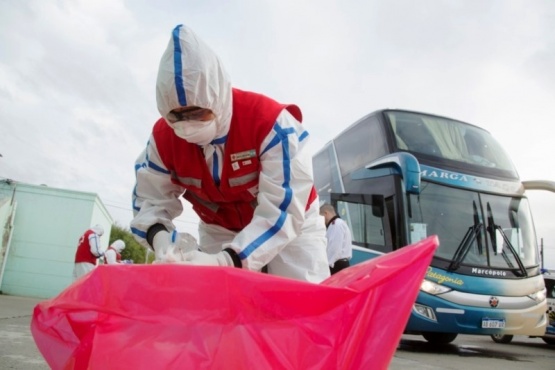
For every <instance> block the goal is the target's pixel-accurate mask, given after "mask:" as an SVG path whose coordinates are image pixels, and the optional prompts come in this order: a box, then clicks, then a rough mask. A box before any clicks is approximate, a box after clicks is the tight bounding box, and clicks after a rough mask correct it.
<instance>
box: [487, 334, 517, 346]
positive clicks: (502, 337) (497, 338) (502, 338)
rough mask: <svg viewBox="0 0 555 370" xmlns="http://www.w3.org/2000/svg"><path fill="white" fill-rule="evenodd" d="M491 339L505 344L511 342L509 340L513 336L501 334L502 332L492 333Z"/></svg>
mask: <svg viewBox="0 0 555 370" xmlns="http://www.w3.org/2000/svg"><path fill="white" fill-rule="evenodd" d="M491 339H493V341H494V342H495V343H503V344H507V343H511V341H512V340H513V336H512V335H503V334H493V335H492V336H491Z"/></svg>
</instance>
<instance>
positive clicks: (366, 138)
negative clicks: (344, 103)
mask: <svg viewBox="0 0 555 370" xmlns="http://www.w3.org/2000/svg"><path fill="white" fill-rule="evenodd" d="M334 144H335V148H336V150H337V158H338V160H339V166H340V168H341V173H342V174H343V176H345V175H346V174H349V173H351V172H352V171H353V170H355V169H358V168H361V167H364V166H365V165H367V164H368V163H370V162H371V161H373V160H375V159H376V158H379V157H381V156H383V155H385V154H386V153H387V151H386V150H387V141H386V138H385V134H384V132H383V129H382V126H381V125H380V123H379V121H378V119H377V118H376V117H374V116H371V117H368V118H366V120H365V121H362V122H359V123H358V124H356V125H354V126H352V127H351V128H349V129H348V130H347V131H345V132H344V133H342V134H341V135H339V137H338V138H337V139H336V140H334Z"/></svg>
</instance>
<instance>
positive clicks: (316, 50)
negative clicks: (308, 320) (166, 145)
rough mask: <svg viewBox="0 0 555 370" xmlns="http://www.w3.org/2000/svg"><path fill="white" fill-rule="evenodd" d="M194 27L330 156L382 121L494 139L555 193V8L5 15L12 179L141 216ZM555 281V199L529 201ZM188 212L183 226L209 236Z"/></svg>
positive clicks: (238, 1) (209, 1) (193, 9)
mask: <svg viewBox="0 0 555 370" xmlns="http://www.w3.org/2000/svg"><path fill="white" fill-rule="evenodd" d="M181 23H185V24H188V25H189V26H190V27H192V28H193V29H194V30H195V31H196V32H197V34H199V36H200V37H201V38H203V39H204V40H205V41H206V42H207V43H208V44H209V45H210V46H211V47H212V49H214V51H215V52H216V53H217V54H218V55H219V56H220V58H221V59H222V61H223V63H224V65H225V66H226V68H227V70H228V72H229V74H230V76H231V79H232V82H233V84H234V86H235V87H238V88H241V89H244V90H251V91H256V92H260V93H263V94H266V95H269V96H271V97H273V98H275V99H276V100H278V101H281V102H284V103H295V104H297V105H299V106H300V107H301V109H302V110H303V113H304V125H306V128H307V129H308V130H309V132H310V133H311V144H310V148H311V151H313V152H316V151H317V150H318V149H319V148H320V147H321V146H322V145H324V144H325V143H326V142H327V141H329V140H331V139H332V138H333V137H334V136H335V135H337V134H338V133H339V132H340V131H341V130H342V129H344V128H345V127H346V126H348V125H350V124H351V123H353V122H354V121H356V120H357V119H359V118H360V117H362V116H364V115H366V114H368V113H370V112H372V111H374V110H377V109H381V108H405V109H412V110H418V111H423V112H428V113H435V114H439V115H444V116H448V117H451V118H456V119H459V120H463V121H466V122H470V123H473V124H476V125H478V126H481V127H484V128H485V129H487V130H489V131H490V132H491V133H492V134H493V135H494V136H496V137H497V138H498V140H499V141H500V142H501V144H502V145H503V146H504V147H505V148H506V149H507V151H508V152H509V154H510V155H511V156H512V159H513V161H514V162H515V165H516V166H517V168H518V170H519V173H520V175H521V177H522V178H523V179H524V180H531V179H547V180H553V181H555V171H554V170H553V165H552V161H553V159H554V158H555V145H554V144H553V139H554V136H555V134H554V133H553V131H554V129H553V127H552V125H554V124H555V120H554V118H553V109H554V107H555V68H554V66H555V27H554V26H553V25H554V24H555V2H554V1H551V0H544V1H539V0H522V1H514V0H499V1H488V0H481V1H477V0H476V1H468V0H459V1H457V0H450V1H437V0H434V1H433V0H419V1H412V0H402V1H401V0H399V1H396V0H380V1H362V0H360V1H354V0H353V1H345V0H343V1H339V0H337V1H332V0H272V1H270V0H227V1H221V0H220V1H217V0H204V1H201V0H198V1H185V0H181V1H177V0H175V1H167V0H159V1H148V0H137V1H132V0H128V1H124V0H57V1H54V0H0V127H1V129H0V154H1V155H2V157H0V178H9V179H12V180H16V181H20V182H25V183H30V184H46V185H48V186H51V187H56V188H63V189H71V190H80V191H87V192H94V193H97V194H99V196H100V198H101V200H102V201H103V203H104V204H105V205H106V207H107V209H108V211H109V212H110V213H111V215H112V217H113V218H114V220H115V221H116V222H118V223H119V224H120V225H123V226H126V227H127V226H128V224H129V221H130V220H131V217H132V212H131V191H132V188H133V185H134V173H133V164H134V160H135V158H136V157H137V155H138V154H139V152H140V151H141V150H142V149H143V148H144V145H145V144H146V141H147V139H148V136H149V133H150V130H151V128H152V125H153V124H154V122H155V121H156V119H157V118H158V111H157V109H156V102H155V80H156V74H157V68H158V62H159V60H160V57H161V55H162V52H163V51H164V49H165V47H166V45H167V43H168V41H169V38H170V34H171V30H172V29H173V28H174V27H175V26H176V25H177V24H181ZM530 198H531V202H532V210H533V212H534V219H535V222H536V228H537V230H538V237H539V238H543V239H544V244H545V245H546V247H547V248H549V252H548V255H547V257H546V265H547V266H548V267H550V268H555V223H554V222H553V218H554V217H553V210H554V209H555V194H550V193H547V192H541V191H537V192H535V193H532V194H530ZM197 220H198V218H197V217H196V216H195V215H194V214H193V213H192V211H190V209H186V212H185V213H184V215H183V216H182V217H180V218H179V221H178V222H177V223H176V224H177V226H178V228H179V229H180V231H187V232H190V233H192V234H193V235H197V233H196V221H197Z"/></svg>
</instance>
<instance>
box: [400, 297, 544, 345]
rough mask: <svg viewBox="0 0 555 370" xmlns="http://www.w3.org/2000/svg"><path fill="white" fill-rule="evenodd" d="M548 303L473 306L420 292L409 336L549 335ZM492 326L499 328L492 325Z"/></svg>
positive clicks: (411, 319) (407, 328) (408, 329)
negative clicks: (457, 334) (513, 307)
mask: <svg viewBox="0 0 555 370" xmlns="http://www.w3.org/2000/svg"><path fill="white" fill-rule="evenodd" d="M546 310H547V305H546V302H545V301H544V302H542V303H540V304H537V305H534V306H532V307H528V308H522V309H510V310H507V309H497V308H485V307H472V306H464V305H459V304H455V303H453V302H449V301H446V300H444V299H442V298H440V297H439V296H434V295H430V294H427V293H423V292H420V293H419V294H418V298H417V300H416V303H415V304H414V306H413V310H412V312H411V315H410V318H409V321H408V323H407V326H406V329H405V332H406V333H412V334H416V333H420V332H443V333H459V334H480V335H492V334H512V335H528V336H542V335H545V330H546V325H547V317H546ZM491 323H493V324H495V325H494V326H496V327H484V326H490V325H491Z"/></svg>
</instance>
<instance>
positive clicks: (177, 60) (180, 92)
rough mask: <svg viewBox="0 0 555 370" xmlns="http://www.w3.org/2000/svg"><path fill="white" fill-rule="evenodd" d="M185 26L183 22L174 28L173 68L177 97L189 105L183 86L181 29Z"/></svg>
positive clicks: (181, 102)
mask: <svg viewBox="0 0 555 370" xmlns="http://www.w3.org/2000/svg"><path fill="white" fill-rule="evenodd" d="M181 27H183V25H182V24H180V25H179V26H177V27H175V28H174V29H173V33H172V38H173V70H174V72H173V73H174V80H175V90H176V93H177V99H178V100H179V104H181V106H183V107H184V106H186V105H187V98H186V97H185V88H184V87H183V64H182V63H181V57H182V51H181V44H180V43H179V31H180V29H181Z"/></svg>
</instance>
